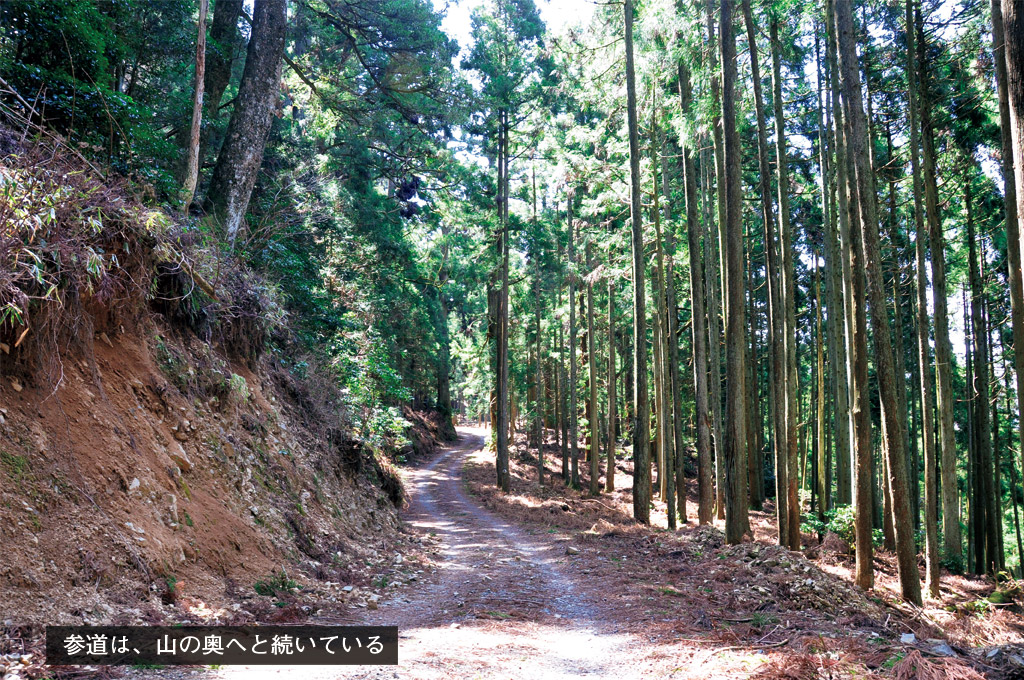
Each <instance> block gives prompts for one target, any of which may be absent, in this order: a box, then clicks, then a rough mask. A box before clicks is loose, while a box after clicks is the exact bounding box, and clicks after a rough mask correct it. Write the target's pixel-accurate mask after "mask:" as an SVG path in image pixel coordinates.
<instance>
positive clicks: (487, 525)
mask: <svg viewBox="0 0 1024 680" xmlns="http://www.w3.org/2000/svg"><path fill="white" fill-rule="evenodd" d="M485 434H486V430H482V429H476V428H459V439H458V441H457V442H456V443H455V444H454V445H453V446H452V447H450V448H448V449H446V450H444V451H443V452H441V453H440V454H439V455H438V456H437V457H436V458H434V459H433V460H432V461H430V462H429V463H427V464H426V465H424V466H423V467H420V468H416V469H410V470H406V471H405V473H404V479H405V483H406V488H407V489H408V491H409V496H410V506H409V508H408V509H407V510H406V511H405V512H403V518H404V520H405V521H406V522H407V523H408V524H409V525H411V527H414V528H415V529H416V530H418V531H420V532H422V533H423V534H427V535H432V536H433V537H434V539H435V540H437V545H438V547H439V548H440V555H439V557H441V558H443V559H441V560H440V561H439V565H438V566H439V573H438V574H437V577H438V578H436V579H433V580H432V582H429V583H426V582H425V583H423V584H422V585H421V586H414V585H412V584H410V587H403V588H402V589H401V591H402V592H401V593H400V594H396V595H393V596H390V597H389V598H384V599H382V600H381V602H380V608H379V609H378V610H376V611H365V610H363V611H364V613H365V616H361V617H360V619H359V620H358V621H354V622H353V623H366V624H373V625H397V626H398V627H399V652H398V656H399V665H398V666H397V667H395V666H379V667H366V666H364V667H358V668H346V667H330V668H328V667H312V666H305V667H291V668H284V667H270V666H263V667H259V666H257V667H224V668H222V669H220V670H216V671H209V672H207V673H204V677H205V678H208V679H209V680H214V679H215V678H247V679H248V678H282V677H285V676H286V675H294V674H296V673H298V675H299V676H300V677H302V678H304V679H305V678H316V679H321V678H322V679H327V678H374V679H376V678H381V679H383V678H415V679H417V680H418V679H428V678H430V679H434V678H504V679H509V678H511V679H515V680H519V679H523V680H525V679H530V680H535V679H537V678H578V677H587V678H615V679H616V680H628V679H629V678H634V677H640V668H639V666H638V665H637V664H636V661H637V659H636V658H635V657H636V648H635V647H634V646H633V645H634V644H635V643H639V641H638V640H637V639H636V638H635V637H634V636H632V635H629V634H624V633H619V632H617V631H616V630H615V628H614V624H613V622H611V621H609V620H608V618H607V613H608V608H607V606H604V607H602V606H601V603H595V602H592V601H588V600H587V599H586V598H585V597H584V596H582V595H581V594H580V593H578V592H577V590H578V589H577V588H576V586H575V583H574V581H575V579H576V578H580V577H577V576H575V575H574V573H573V567H572V564H571V559H570V558H568V557H567V556H566V544H565V543H558V544H556V543H554V542H553V541H545V540H544V539H543V538H542V537H538V536H534V535H530V534H528V533H527V532H526V531H524V530H523V529H521V528H519V527H517V526H514V525H512V524H509V523H507V522H505V521H503V520H501V519H498V518H497V517H495V516H494V515H492V514H491V513H490V512H488V511H487V510H485V509H484V508H482V507H481V506H480V505H479V504H478V503H476V502H475V501H473V500H472V499H471V498H470V497H469V496H468V494H467V493H466V491H465V490H464V485H463V481H462V477H461V470H462V466H463V463H464V461H465V459H466V457H467V456H469V455H471V454H472V453H474V452H477V451H479V450H480V449H481V447H483V445H484V442H485ZM311 623H315V621H313V622H311ZM346 623H348V622H346ZM637 646H641V647H642V644H638V645H637ZM631 648H632V649H631Z"/></svg>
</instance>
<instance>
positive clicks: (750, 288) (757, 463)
mask: <svg viewBox="0 0 1024 680" xmlns="http://www.w3.org/2000/svg"><path fill="white" fill-rule="evenodd" d="M748 242H749V241H748ZM753 251H754V248H753V247H750V248H749V249H748V250H747V261H746V263H747V265H746V266H747V290H746V293H745V295H746V300H747V319H749V321H748V323H749V324H750V327H751V329H756V328H758V317H759V314H758V311H757V297H756V296H755V292H756V290H755V288H754V264H753V262H754V252H753ZM757 349H758V348H757V332H756V331H754V332H751V333H750V342H749V344H748V345H747V374H746V382H745V385H746V390H747V392H746V395H744V399H746V401H747V409H746V411H747V466H746V475H747V493H749V494H750V498H749V504H750V508H751V509H754V510H762V509H764V479H763V474H764V465H763V461H762V460H761V443H760V435H761V423H760V418H761V400H760V390H759V385H758V380H757V368H758V352H757Z"/></svg>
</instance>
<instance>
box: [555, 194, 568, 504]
mask: <svg viewBox="0 0 1024 680" xmlns="http://www.w3.org/2000/svg"><path fill="white" fill-rule="evenodd" d="M568 213H569V208H568V202H567V203H566V215H567V216H568ZM558 261H559V262H561V261H562V245H561V243H559V245H558ZM563 283H564V282H563V281H562V280H561V278H560V279H559V282H558V310H559V311H558V313H559V322H558V382H559V383H560V384H561V387H560V388H559V394H558V413H559V416H558V423H559V431H560V432H561V441H560V442H559V449H560V450H561V453H562V481H563V482H565V483H566V484H568V483H569V481H570V478H569V417H568V410H569V409H568V406H567V402H568V394H567V393H568V391H569V386H568V384H567V382H566V377H565V323H564V322H563V321H562V320H561V313H562V311H561V310H562V285H563Z"/></svg>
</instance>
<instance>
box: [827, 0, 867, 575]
mask: <svg viewBox="0 0 1024 680" xmlns="http://www.w3.org/2000/svg"><path fill="white" fill-rule="evenodd" d="M825 16H827V17H833V16H834V11H833V7H832V0H826V2H825ZM826 32H827V34H828V40H827V41H826V50H825V59H826V64H827V66H828V71H829V88H830V91H831V94H832V130H833V132H834V134H835V149H836V203H837V206H838V211H837V218H838V223H839V241H840V244H841V251H842V255H841V257H840V261H841V266H840V273H841V275H842V290H843V294H842V301H843V310H842V311H843V321H844V324H843V325H844V332H843V338H844V340H845V343H846V348H845V353H846V357H847V361H846V362H844V364H843V369H844V371H845V373H846V375H845V384H846V386H847V389H848V394H849V395H850V396H851V397H853V396H854V395H855V391H854V387H855V383H854V373H855V371H856V370H857V366H858V364H857V362H856V356H855V355H856V353H855V352H854V347H853V345H854V337H853V333H854V328H855V327H856V326H857V307H856V304H855V295H854V294H855V290H854V289H855V286H862V285H863V272H861V271H859V270H854V269H853V260H852V252H853V246H852V242H853V241H852V233H851V229H850V222H851V218H852V216H853V215H855V214H856V204H855V203H851V201H850V177H849V167H850V164H849V151H848V149H847V145H846V130H845V122H844V117H843V110H842V100H841V97H840V94H839V56H838V54H837V45H836V39H835V22H834V21H828V22H827V26H826ZM861 297H862V294H860V293H858V296H857V297H856V300H860V299H861ZM865 370H866V364H865ZM865 380H866V378H865ZM858 413H859V411H857V404H856V403H854V402H853V401H850V403H849V410H848V422H847V428H846V434H847V454H848V457H847V458H846V459H844V460H838V461H837V465H836V486H837V490H836V499H837V501H838V502H839V503H840V504H841V505H849V504H850V503H852V502H854V500H855V498H854V496H855V494H854V484H855V480H854V469H853V468H854V465H855V463H856V460H855V457H856V455H857V448H856V447H857V439H856V438H857V437H858V436H860V434H859V433H860V432H861V429H863V428H861V429H858V427H859V426H858V424H857V417H858V415H857V414H858ZM862 417H863V416H862ZM866 427H870V423H868V425H867V426H866ZM867 436H869V437H870V430H869V433H868V435H867ZM868 565H870V563H868ZM858 582H859V581H858Z"/></svg>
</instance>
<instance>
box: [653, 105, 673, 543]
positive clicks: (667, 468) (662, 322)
mask: <svg viewBox="0 0 1024 680" xmlns="http://www.w3.org/2000/svg"><path fill="white" fill-rule="evenodd" d="M652 122H653V125H652V126H651V127H652V130H653V143H652V144H651V157H652V160H653V166H654V186H653V195H654V205H653V210H654V239H655V261H656V264H657V273H656V276H655V279H654V290H655V294H656V295H657V304H655V339H656V355H655V357H656V358H657V359H658V361H656V362H655V372H656V375H657V376H659V380H658V381H657V383H658V388H657V389H658V402H659V404H658V409H659V410H658V442H659V461H660V463H659V464H660V467H659V468H658V487H659V489H660V492H661V498H662V500H663V501H665V512H666V515H667V517H668V528H669V529H675V528H676V508H675V478H674V472H675V460H674V458H673V455H674V452H675V448H674V442H673V439H674V434H675V433H674V428H673V427H672V425H671V422H672V414H671V410H672V407H671V404H672V401H673V400H672V398H671V395H670V390H671V384H672V376H671V374H670V372H669V361H668V312H667V309H666V297H667V294H666V286H667V284H666V282H665V278H666V273H665V253H664V248H663V245H662V244H663V242H664V234H663V233H662V230H661V205H660V203H661V202H660V200H659V198H660V187H659V186H658V175H659V174H660V173H661V158H660V156H659V153H658V139H659V133H658V123H657V118H654V120H653V121H652Z"/></svg>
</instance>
